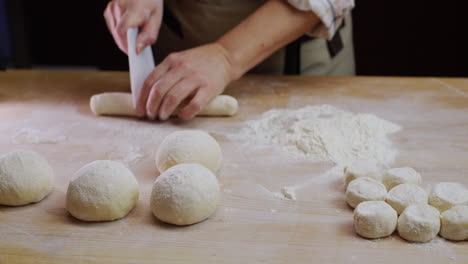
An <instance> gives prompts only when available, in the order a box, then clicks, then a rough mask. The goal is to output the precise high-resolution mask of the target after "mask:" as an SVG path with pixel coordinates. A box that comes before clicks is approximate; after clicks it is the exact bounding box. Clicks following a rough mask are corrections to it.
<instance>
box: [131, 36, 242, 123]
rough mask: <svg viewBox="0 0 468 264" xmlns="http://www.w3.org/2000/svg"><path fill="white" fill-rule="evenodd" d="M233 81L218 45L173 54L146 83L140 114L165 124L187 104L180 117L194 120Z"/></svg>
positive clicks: (140, 103)
mask: <svg viewBox="0 0 468 264" xmlns="http://www.w3.org/2000/svg"><path fill="white" fill-rule="evenodd" d="M232 80H233V74H232V67H231V63H230V59H229V56H228V54H227V53H226V50H225V49H224V48H223V46H221V45H220V44H218V43H212V44H208V45H204V46H200V47H196V48H193V49H189V50H185V51H182V52H177V53H172V54H170V55H169V56H167V57H166V58H165V59H164V61H163V62H162V63H160V64H159V65H158V66H157V67H156V68H155V69H154V70H153V72H152V73H151V74H150V75H149V76H148V78H147V79H146V81H145V83H144V85H143V88H142V90H141V93H140V96H139V97H138V99H137V114H138V115H139V116H144V115H145V114H146V115H147V117H148V118H150V119H155V118H156V117H159V119H160V120H166V119H168V118H169V116H170V115H171V114H172V113H173V112H174V110H176V108H177V106H179V105H180V104H181V103H182V102H184V103H185V102H187V104H186V105H185V106H184V107H183V108H182V109H181V110H180V112H179V113H178V117H179V118H180V119H183V120H189V119H192V118H193V117H194V116H195V115H196V114H197V113H198V112H200V110H201V109H202V108H203V107H204V106H205V105H207V104H208V103H209V101H210V100H211V99H213V98H214V97H215V96H217V95H218V94H220V93H222V92H223V91H224V88H225V87H226V85H227V84H228V83H229V82H230V81H232Z"/></svg>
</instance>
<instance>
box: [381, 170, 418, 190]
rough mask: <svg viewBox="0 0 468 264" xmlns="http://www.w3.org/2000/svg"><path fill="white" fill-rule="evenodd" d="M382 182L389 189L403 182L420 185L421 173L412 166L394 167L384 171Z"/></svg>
mask: <svg viewBox="0 0 468 264" xmlns="http://www.w3.org/2000/svg"><path fill="white" fill-rule="evenodd" d="M382 183H383V184H384V185H385V187H387V190H388V191H390V190H391V189H392V188H393V187H395V186H397V185H399V184H403V183H412V184H416V185H420V184H421V175H420V174H419V173H418V172H417V171H415V170H414V169H413V168H410V167H403V168H394V169H390V170H388V171H386V172H385V173H384V175H383V177H382Z"/></svg>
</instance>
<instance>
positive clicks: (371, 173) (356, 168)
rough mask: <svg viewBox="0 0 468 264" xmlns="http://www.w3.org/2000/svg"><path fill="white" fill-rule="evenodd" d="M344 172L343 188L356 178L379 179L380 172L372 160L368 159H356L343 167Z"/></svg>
mask: <svg viewBox="0 0 468 264" xmlns="http://www.w3.org/2000/svg"><path fill="white" fill-rule="evenodd" d="M344 173H345V188H348V184H349V183H350V182H351V181H352V180H355V179H357V178H361V177H366V178H372V179H375V180H380V177H381V174H380V169H379V168H378V167H377V165H376V164H375V163H373V162H369V161H363V160H360V161H357V162H354V163H353V164H351V165H350V166H348V167H346V168H345V169H344Z"/></svg>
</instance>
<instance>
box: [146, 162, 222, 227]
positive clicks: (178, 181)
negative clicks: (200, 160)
mask: <svg viewBox="0 0 468 264" xmlns="http://www.w3.org/2000/svg"><path fill="white" fill-rule="evenodd" d="M219 196H220V195H219V184H218V180H217V179H216V176H215V175H214V174H213V172H211V171H210V170H208V169H207V168H205V167H203V166H201V165H200V164H179V165H176V166H174V167H172V168H170V169H168V170H167V171H165V172H163V173H162V174H161V175H160V176H159V177H158V178H157V179H156V181H155V182H154V185H153V190H152V192H151V201H150V204H151V210H152V211H153V214H154V216H156V217H157V218H158V219H159V220H161V221H163V222H166V223H170V224H175V225H191V224H194V223H198V222H201V221H203V220H205V219H206V218H208V217H209V216H210V215H212V214H213V213H214V211H215V210H216V207H217V206H218V201H219Z"/></svg>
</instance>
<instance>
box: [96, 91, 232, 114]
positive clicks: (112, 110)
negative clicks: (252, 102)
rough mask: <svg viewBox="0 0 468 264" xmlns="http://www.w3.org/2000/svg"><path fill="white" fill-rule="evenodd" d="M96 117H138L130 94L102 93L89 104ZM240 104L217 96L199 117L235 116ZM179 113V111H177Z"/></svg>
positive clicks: (226, 96)
mask: <svg viewBox="0 0 468 264" xmlns="http://www.w3.org/2000/svg"><path fill="white" fill-rule="evenodd" d="M89 106H90V107H91V111H93V113H94V114H95V115H119V116H136V112H135V108H134V107H133V103H132V94H130V93H120V92H114V93H101V94H96V95H93V96H92V97H91V100H90V102H89ZM238 109H239V104H238V103H237V100H236V99H235V98H234V97H232V96H229V95H219V96H216V97H215V98H214V99H213V100H211V102H209V103H208V104H207V105H206V106H205V108H203V109H202V110H201V111H200V112H199V113H198V114H197V115H198V116H233V115H235V114H236V113H237V110H238ZM175 112H176V113H177V112H178V111H177V110H176V111H175Z"/></svg>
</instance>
